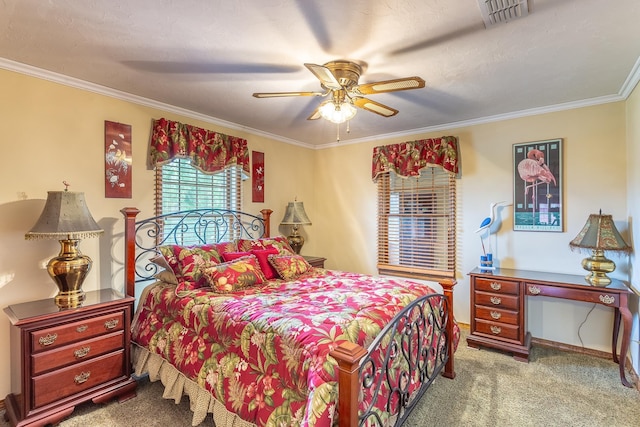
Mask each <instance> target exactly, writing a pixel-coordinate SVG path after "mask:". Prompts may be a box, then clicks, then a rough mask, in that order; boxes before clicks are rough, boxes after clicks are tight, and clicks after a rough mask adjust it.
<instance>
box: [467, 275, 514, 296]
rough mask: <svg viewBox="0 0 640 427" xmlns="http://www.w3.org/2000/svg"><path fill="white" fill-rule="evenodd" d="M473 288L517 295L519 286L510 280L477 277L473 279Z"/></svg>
mask: <svg viewBox="0 0 640 427" xmlns="http://www.w3.org/2000/svg"><path fill="white" fill-rule="evenodd" d="M475 284H476V286H475V290H476V291H483V292H492V293H500V294H510V295H519V294H520V286H518V285H519V283H518V282H512V281H510V280H504V279H498V278H495V279H494V278H491V279H485V278H483V277H478V278H476V280H475Z"/></svg>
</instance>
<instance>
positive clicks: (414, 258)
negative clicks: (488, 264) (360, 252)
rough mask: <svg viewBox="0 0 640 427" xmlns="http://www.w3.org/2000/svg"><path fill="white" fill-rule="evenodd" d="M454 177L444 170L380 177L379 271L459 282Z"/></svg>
mask: <svg viewBox="0 0 640 427" xmlns="http://www.w3.org/2000/svg"><path fill="white" fill-rule="evenodd" d="M455 201H456V183H455V177H454V176H453V175H452V174H450V173H448V172H446V171H444V170H443V169H442V168H439V167H429V168H426V169H423V170H422V171H421V174H420V176H418V177H410V178H403V177H400V176H398V175H396V174H395V173H393V172H390V173H385V174H384V175H381V176H380V177H379V178H378V272H379V273H380V274H390V275H398V276H406V277H414V278H423V279H429V278H442V277H446V278H454V277H455V267H456V247H455V236H456V230H455V224H456V218H455V214H456V203H455Z"/></svg>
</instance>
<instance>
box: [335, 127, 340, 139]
mask: <svg viewBox="0 0 640 427" xmlns="http://www.w3.org/2000/svg"><path fill="white" fill-rule="evenodd" d="M336 127H337V129H338V135H337V136H336V142H340V123H337V124H336Z"/></svg>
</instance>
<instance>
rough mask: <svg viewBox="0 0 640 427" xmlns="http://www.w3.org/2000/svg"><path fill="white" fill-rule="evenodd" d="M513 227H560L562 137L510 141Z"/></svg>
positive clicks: (547, 229) (523, 228)
mask: <svg viewBox="0 0 640 427" xmlns="http://www.w3.org/2000/svg"><path fill="white" fill-rule="evenodd" d="M513 171H514V172H513V229H514V230H515V231H563V229H564V222H563V221H564V211H563V200H562V185H563V175H562V139H549V140H546V141H535V142H525V143H521V144H514V145H513Z"/></svg>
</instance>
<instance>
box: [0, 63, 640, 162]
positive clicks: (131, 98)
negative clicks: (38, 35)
mask: <svg viewBox="0 0 640 427" xmlns="http://www.w3.org/2000/svg"><path fill="white" fill-rule="evenodd" d="M0 68H2V69H5V70H9V71H14V72H17V73H21V74H25V75H28V76H32V77H37V78H40V79H43V80H48V81H51V82H54V83H59V84H63V85H66V86H70V87H73V88H77V89H82V90H86V91H88V92H93V93H97V94H100V95H104V96H108V97H111V98H115V99H119V100H122V101H127V102H131V103H133V104H138V105H143V106H146V107H150V108H155V109H158V110H163V111H167V112H169V113H174V114H178V115H181V116H184V117H189V118H192V119H195V120H200V121H203V122H206V123H211V124H213V125H216V126H222V127H225V128H229V129H234V130H240V131H245V132H249V133H251V134H253V135H256V136H262V137H265V138H269V139H272V140H276V141H280V142H283V143H285V144H290V145H296V146H299V147H303V148H309V149H312V150H320V149H326V148H333V147H338V146H343V145H351V144H361V143H365V142H372V141H379V140H385V139H391V138H398V137H408V136H411V135H416V134H420V133H429V132H437V131H441V130H452V129H457V128H461V127H468V126H474V125H480V124H485V123H492V122H498V121H503V120H511V119H517V118H521V117H528V116H535V115H539V114H547V113H554V112H558V111H564V110H571V109H575V108H584V107H590V106H594V105H600V104H607V103H610V102H619V101H625V100H626V99H627V98H628V97H629V95H631V92H633V89H634V88H635V87H636V85H637V84H638V82H639V81H640V57H639V58H638V60H637V61H636V63H635V64H634V66H633V68H632V70H631V72H630V73H629V75H628V76H627V78H626V80H625V81H624V83H623V85H622V87H621V88H620V91H619V92H618V94H616V95H607V96H600V97H596V98H590V99H584V100H580V101H572V102H565V103H562V104H556V105H549V106H546V107H537V108H531V109H527V110H520V111H513V112H510V113H504V114H496V115H493V116H486V117H478V118H475V119H469V120H463V121H458V122H450V123H444V124H440V125H436V126H428V127H423V128H416V129H410V130H406V131H402V132H393V133H386V134H380V135H375V136H372V137H366V138H356V139H349V140H341V141H339V142H335V141H333V142H330V143H327V144H321V145H312V144H308V143H304V142H301V141H297V140H294V139H290V138H285V137H283V136H281V135H276V134H272V133H269V132H264V131H261V130H258V129H254V128H251V127H247V126H242V125H239V124H237V123H233V122H228V121H226V120H221V119H218V118H215V117H211V116H207V115H205V114H201V113H197V112H195V111H191V110H187V109H184V108H180V107H176V106H174V105H170V104H165V103H163V102H159V101H155V100H153V99H149V98H145V97H142V96H138V95H133V94H130V93H127V92H123V91H119V90H116V89H112V88H109V87H106V86H102V85H98V84H95V83H91V82H87V81H84V80H80V79H76V78H74V77H69V76H65V75H64V74H59V73H55V72H53V71H48V70H44V69H41V68H37V67H33V66H31V65H27V64H22V63H20V62H15V61H11V60H8V59H5V58H0Z"/></svg>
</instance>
